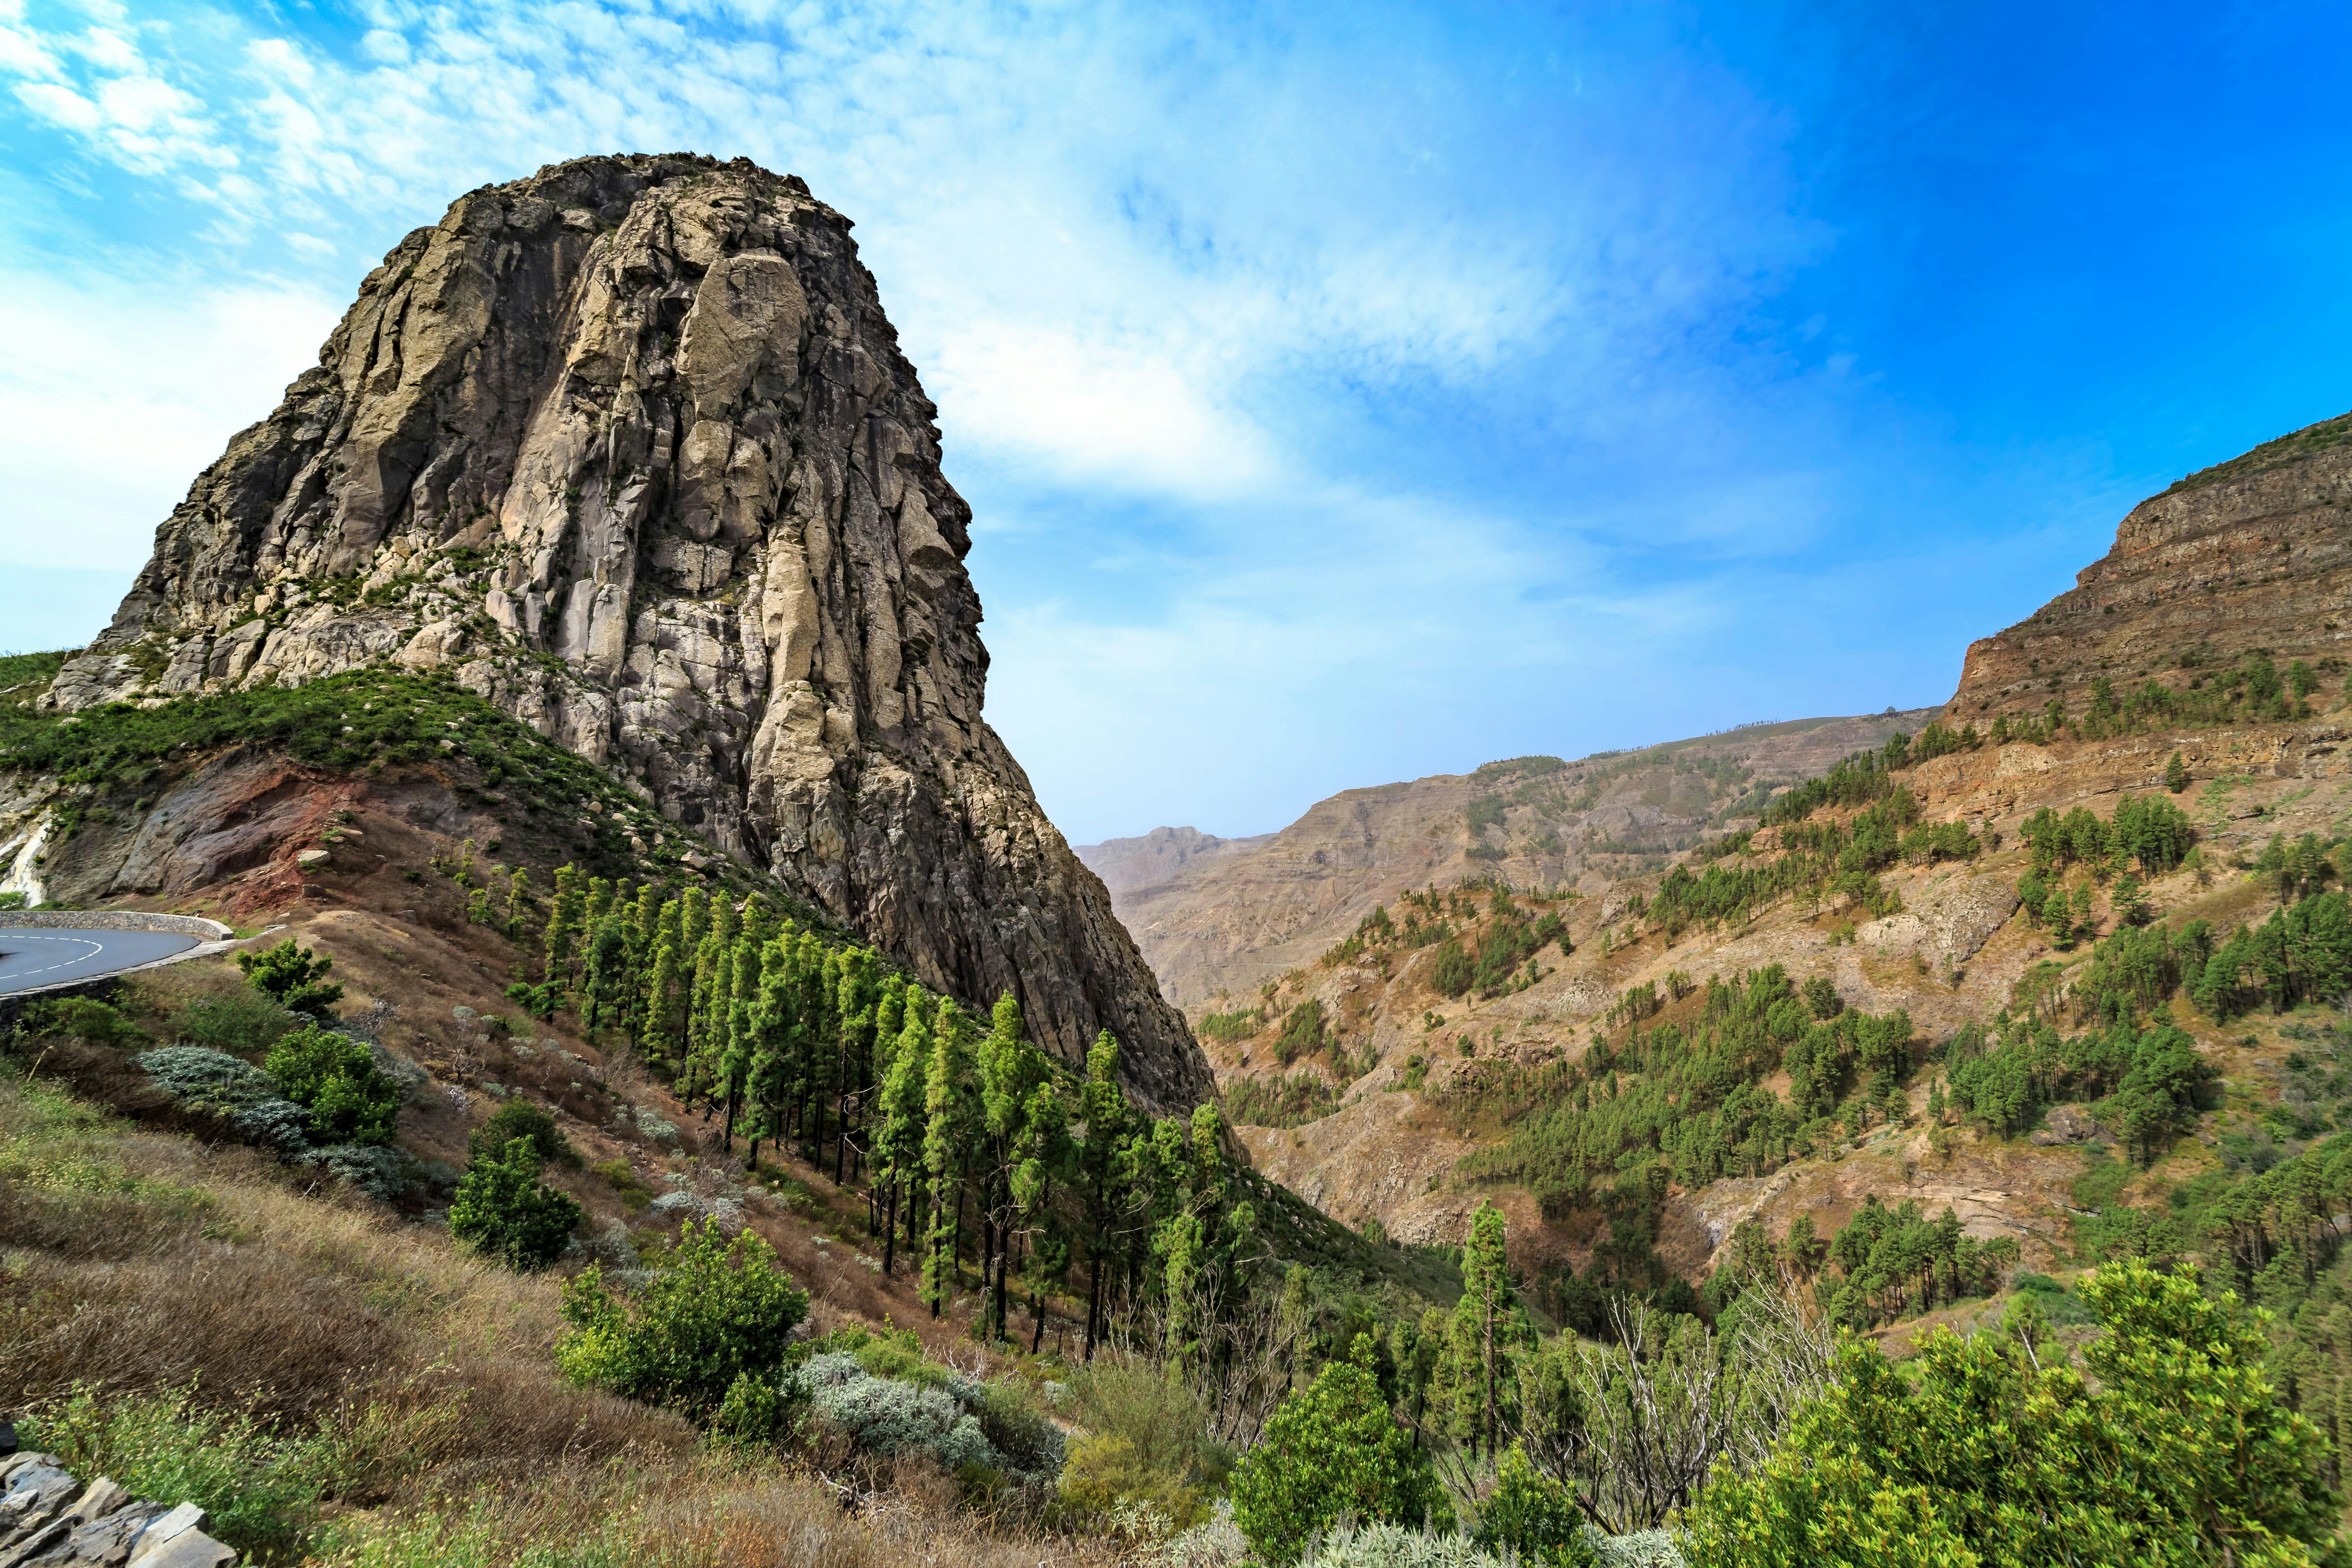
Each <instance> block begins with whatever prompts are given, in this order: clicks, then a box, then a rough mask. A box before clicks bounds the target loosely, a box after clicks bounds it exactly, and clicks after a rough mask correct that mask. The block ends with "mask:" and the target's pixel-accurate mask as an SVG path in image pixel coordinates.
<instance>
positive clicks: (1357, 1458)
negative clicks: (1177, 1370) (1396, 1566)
mask: <svg viewBox="0 0 2352 1568" xmlns="http://www.w3.org/2000/svg"><path fill="white" fill-rule="evenodd" d="M1233 1496H1234V1523H1236V1524H1238V1525H1240V1526H1241V1530H1242V1533H1243V1534H1244V1535H1245V1536H1247V1537H1248V1538H1249V1542H1250V1545H1251V1546H1252V1547H1253V1548H1255V1550H1256V1551H1257V1552H1260V1553H1261V1554H1262V1555H1264V1556H1265V1558H1266V1559H1267V1560H1268V1561H1269V1562H1272V1563H1296V1562H1297V1560H1298V1555H1299V1553H1300V1552H1302V1551H1303V1550H1305V1548H1306V1546H1307V1542H1310V1541H1312V1540H1313V1539H1314V1538H1315V1537H1316V1536H1317V1535H1318V1534H1320V1533H1321V1532H1323V1531H1326V1530H1328V1529H1330V1528H1331V1526H1332V1525H1334V1524H1336V1523H1337V1522H1339V1520H1340V1519H1341V1518H1342V1517H1347V1518H1351V1519H1355V1520H1358V1521H1365V1522H1367V1523H1372V1522H1381V1521H1388V1522H1397V1521H1402V1522H1407V1523H1413V1524H1418V1523H1420V1522H1422V1521H1423V1520H1424V1519H1427V1520H1429V1521H1432V1522H1434V1523H1436V1524H1438V1525H1440V1526H1444V1525H1446V1524H1450V1523H1451V1522H1452V1521H1453V1509H1452V1507H1451V1505H1450V1504H1448V1503H1447V1501H1446V1499H1445V1493H1444V1489H1441V1488H1440V1487H1439V1486H1438V1484H1437V1477H1436V1474H1435V1472H1434V1471H1433V1470H1432V1468H1430V1462H1429V1456H1428V1455H1427V1454H1426V1453H1424V1452H1423V1451H1422V1450H1420V1449H1418V1448H1416V1447H1413V1446H1412V1443H1411V1442H1410V1441H1409V1440H1408V1439H1407V1438H1406V1436H1405V1435H1404V1432H1403V1431H1402V1429H1401V1428H1400V1427H1399V1426H1397V1424H1396V1421H1395V1419H1394V1418H1393V1417H1392V1416H1391V1415H1390V1414H1389V1404H1388V1400H1387V1399H1386V1398H1384V1397H1383V1396H1382V1395H1381V1385H1380V1381H1379V1380H1378V1379H1377V1378H1375V1377H1374V1376H1373V1375H1372V1374H1371V1373H1370V1372H1369V1371H1368V1370H1366V1369H1365V1368H1363V1367H1360V1366H1358V1365H1356V1364H1355V1363H1352V1362H1331V1363H1327V1364H1326V1365H1325V1366H1324V1368H1323V1370H1322V1371H1321V1372H1319V1373H1317V1374H1316V1377H1315V1381H1314V1382H1313V1383H1312V1384H1308V1385H1307V1387H1306V1388H1304V1389H1301V1390H1299V1391H1297V1393H1294V1394H1290V1395H1289V1396H1288V1397H1286V1399H1284V1400H1283V1402H1282V1404H1281V1405H1280V1406H1279V1407H1278V1408H1277V1409H1276V1411H1275V1413H1274V1415H1273V1416H1272V1418H1271V1419H1269V1420H1268V1421H1267V1422H1266V1424H1265V1434H1264V1435H1263V1436H1261V1437H1260V1438H1259V1440H1258V1444H1257V1447H1255V1448H1252V1449H1251V1450H1250V1451H1249V1453H1248V1454H1247V1455H1245V1456H1244V1458H1243V1459H1242V1462H1241V1467H1240V1468H1238V1469H1236V1470H1235V1471H1234V1485H1233Z"/></svg>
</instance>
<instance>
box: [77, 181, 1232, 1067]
mask: <svg viewBox="0 0 2352 1568" xmlns="http://www.w3.org/2000/svg"><path fill="white" fill-rule="evenodd" d="M849 228H850V225H849V222H848V220H847V219H845V218H844V217H843V216H841V215H840V214H838V213H835V211H833V210H832V209H831V208H829V207H827V206H825V205H823V204H822V203H820V202H817V201H815V200H814V199H813V198H812V197H811V196H810V195H809V192H808V188H807V186H806V185H804V184H802V182H801V181H799V180H798V179H796V178H793V177H792V176H789V175H786V176H778V175H774V174H769V173H767V172H766V171H764V170H761V169H759V168H756V167H753V166H752V165H751V164H750V163H745V162H743V161H740V160H738V161H737V162H735V163H728V164H720V163H716V162H714V161H712V160H710V159H707V158H698V157H691V156H665V157H614V158H590V159H583V160H580V161H578V162H576V163H563V164H559V165H556V166H553V167H551V168H547V169H543V170H541V172H540V173H539V174H536V175H535V176H533V177H532V178H530V179H528V180H522V181H519V182H517V183H515V184H509V185H501V186H496V187H485V188H484V189H481V190H478V191H475V192H472V193H470V194H469V195H465V196H463V197H461V198H459V199H458V201H457V204H456V205H453V206H452V207H451V208H450V209H449V213H448V216H446V217H445V218H443V219H442V220H441V222H440V223H439V224H437V225H436V226H433V227H430V228H422V229H418V230H417V231H416V232H415V233H414V234H411V235H410V236H408V237H406V238H405V239H404V240H402V241H401V242H400V244H399V245H398V246H397V247H394V250H393V251H392V252H391V254H390V255H388V256H386V257H385V258H384V261H383V266H382V267H380V268H377V269H376V270H375V271H374V272H373V273H371V274H370V275H369V277H368V279H367V280H366V282H365V283H363V284H362V286H361V289H360V295H359V299H358V301H357V302H356V303H355V304H353V305H352V309H351V310H350V312H349V313H348V314H346V315H345V317H344V318H343V321H342V323H341V325H340V326H339V327H337V328H336V330H335V332H334V335H333V336H332V337H331V338H330V339H329V340H328V342H327V344H326V346H325V348H324V349H322V350H321V351H320V355H319V364H318V366H317V367H316V368H315V369H312V370H310V371H307V372H305V373H304V374H302V376H301V377H300V379H299V380H298V381H296V382H295V383H294V384H293V385H292V386H290V387H289V388H288V390H287V395H286V398H285V401H284V402H283V403H282V404H280V405H279V406H278V409H277V411H276V412H275V413H273V414H272V415H270V416H269V417H268V418H267V419H265V420H263V421H262V422H261V423H259V424H257V425H255V426H252V427H251V428H249V429H247V430H246V431H244V432H243V433H241V434H240V435H238V436H237V437H236V439H235V440H233V441H232V442H231V443H230V444H229V448H228V451H227V453H226V455H225V456H224V457H222V458H221V459H220V460H219V461H218V462H216V463H215V464H214V465H213V466H212V468H209V469H208V470H207V471H206V472H205V474H204V475H203V476H202V477H201V478H200V479H197V481H196V483H195V485H194V488H193V489H191V490H190V491H189V493H188V498H187V500H185V501H184V502H183V503H182V504H181V505H180V506H179V507H178V509H177V510H174V511H173V513H172V515H171V517H170V518H169V519H168V520H167V521H165V522H164V523H163V526H162V527H161V528H160V529H159V530H158V531H157V533H156V540H155V553H154V558H153V559H152V561H151V562H149V563H148V565H147V568H146V570H145V571H143V572H142V573H141V574H140V575H139V579H138V582H137V584H135V585H134V586H133V588H132V589H131V594H130V595H129V596H128V597H127V598H125V599H124V601H123V603H122V607H121V612H120V613H119V614H118V615H117V616H116V618H115V621H114V624H113V625H112V626H111V627H110V629H109V630H108V631H107V632H106V634H105V635H104V636H103V637H101V638H100V640H99V641H98V643H96V644H95V645H93V647H92V648H91V650H90V651H89V653H87V654H85V655H84V656H83V657H81V658H77V659H75V660H73V661H72V662H71V663H69V664H68V666H67V668H66V669H65V671H64V672H63V673H62V674H61V675H60V676H59V678H58V681H57V684H56V686H55V688H54V689H53V693H52V696H51V699H50V700H53V701H54V702H56V703H57V704H58V705H60V706H63V707H68V708H75V707H81V706H85V705H88V704H89V703H93V702H98V701H104V700H124V699H142V700H144V699H159V698H171V697H175V696H180V695H184V694H190V693H196V692H205V691H213V690H217V689H224V688H233V687H249V686H254V685H259V684H265V683H270V682H278V683H286V684H291V683H294V682H298V681H300V680H303V679H309V678H311V677H315V676H320V675H324V674H328V673H331V672H333V671H337V670H341V669H346V668H352V667H353V666H356V665H361V664H364V663H367V662H369V661H372V660H378V659H392V660H396V661H398V662H400V663H402V664H405V665H410V666H415V667H418V668H427V667H436V666H446V667H448V668H452V669H454V670H455V672H456V673H457V677H458V679H461V680H462V681H463V682H464V683H465V684H466V685H467V686H468V687H469V688H472V689H475V690H477V691H479V692H480V693H481V694H482V695H484V696H485V697H487V698H488V699H489V700H491V701H493V702H496V703H498V704H499V705H500V706H502V707H504V708H505V709H507V710H509V711H510V712H512V713H514V714H515V715H516V716H517V717H519V718H520V719H522V720H524V721H527V722H530V723H531V724H533V725H535V726H536V727H538V728H539V729H540V730H541V731H542V732H543V733H546V734H548V735H551V736H552V737H554V738H555V739H557V740H559V741H560V742H562V743H563V744H564V745H566V746H568V747H570V748H572V750H573V751H575V752H580V753H582V754H583V755H585V756H587V757H589V758H592V759H593V760H595V761H597V762H599V763H605V764H607V765H609V766H611V767H613V768H614V769H616V770H618V771H620V772H621V773H624V774H625V775H626V776H628V777H630V778H632V779H635V780H636V781H638V782H639V783H641V784H643V786H644V787H645V789H646V790H647V791H648V792H649V793H650V795H652V797H653V798H654V800H656V802H657V803H658V804H659V805H660V806H661V807H662V809H663V810H664V811H666V812H667V813H668V814H669V815H671V816H674V817H675V818H676V819H677V820H678V821H679V822H681V823H684V824H686V825H688V826H692V827H695V828H697V829H698V830H699V831H700V832H702V833H704V834H706V835H708V836H709V837H711V838H712V839H714V840H716V841H717V842H718V843H719V844H720V845H721V846H723V847H726V848H727V849H728V850H729V851H730V853H732V854H735V855H737V856H738V857H740V858H745V859H749V860H751V861H754V862H756V863H758V864H761V865H763V866H766V867H768V868H772V870H773V871H774V872H775V873H776V874H777V875H778V876H779V877H780V878H782V879H784V880H785V881H786V882H787V883H788V884H790V885H791V886H792V887H793V888H794V889H797V890H798V891H800V892H801V893H802V894H803V895H804V896H805V897H807V898H808V899H809V900H812V901H813V902H814V903H815V904H817V905H819V906H821V907H822V908H824V910H827V911H829V912H830V913H832V914H833V915H835V916H836V917H837V918H839V919H840V920H841V921H844V922H845V923H846V924H848V925H849V926H851V927H852V928H854V929H856V930H857V931H861V932H863V933H865V935H866V937H867V938H868V939H869V940H871V941H873V942H877V944H879V945H880V946H881V947H883V948H884V949H885V950H887V951H888V952H891V953H893V954H895V955H896V956H897V957H898V958H899V959H900V960H901V961H903V962H904V963H907V964H908V966H909V967H910V968H911V969H912V970H913V971H914V972H915V973H918V974H919V975H920V976H921V977H922V978H924V979H925V980H926V981H928V982H929V983H930V984H934V985H936V986H940V987H941V988H943V989H945V990H947V991H949V992H951V993H953V994H958V995H961V996H964V997H968V998H971V999H974V1000H979V1001H986V1000H989V999H991V998H993V997H994V996H995V995H996V994H998V993H999V992H1000V991H1001V990H1003V989H1004V988H1007V987H1009V988H1011V989H1012V990H1013V992H1014V993H1015V994H1016V995H1018V996H1019V998H1020V1000H1021V1002H1022V1004H1023V1005H1024V1009H1025V1010H1026V1012H1027V1015H1028V1016H1029V1018H1030V1021H1031V1024H1032V1026H1033V1027H1034V1029H1035V1030H1036V1031H1037V1033H1038V1034H1039V1036H1040V1037H1041V1038H1043V1039H1044V1040H1045V1041H1046V1042H1047V1043H1048V1044H1049V1045H1050V1046H1051V1047H1053V1048H1054V1049H1055V1050H1056V1051H1057V1052H1058V1053H1059V1054H1061V1055H1062V1056H1064V1057H1065V1058H1070V1059H1074V1060H1075V1059H1077V1058H1079V1057H1080V1056H1081V1054H1082V1053H1083V1051H1084V1048H1085V1047H1086V1045H1087V1043H1088V1042H1089V1041H1090V1040H1091V1039H1092V1037H1093V1036H1094V1035H1095V1033H1096V1032H1097V1030H1098V1029H1101V1028H1105V1027H1108V1028H1109V1029H1110V1030H1112V1031H1113V1032H1114V1033H1115V1034H1117V1035H1118V1037H1119V1038H1120V1040H1121V1041H1122V1042H1123V1043H1124V1045H1125V1047H1126V1050H1127V1061H1128V1067H1129V1078H1130V1082H1131V1084H1132V1086H1133V1087H1134V1088H1135V1089H1137V1091H1138V1092H1139V1094H1140V1095H1141V1096H1142V1097H1143V1098H1145V1099H1146V1100H1149V1101H1150V1103H1152V1104H1153V1105H1154V1106H1155V1107H1157V1108H1160V1109H1163V1110H1167V1109H1175V1108H1179V1107H1181V1106H1183V1105H1186V1104H1190V1103H1192V1102H1194V1101H1195V1100H1198V1099H1200V1098H1201V1097H1202V1096H1203V1095H1204V1094H1206V1093H1207V1092H1208V1089H1209V1078H1208V1074H1207V1070H1206V1068H1205V1065H1204V1063H1203V1062H1202V1058H1201V1056H1200V1052H1199V1050H1198V1048H1197V1047H1196V1046H1195V1045H1194V1044H1193V1042H1192V1038H1191V1037H1190V1035H1189V1033H1188V1032H1187V1030H1186V1028H1185V1026H1184V1024H1183V1021H1182V1019H1181V1016H1178V1015H1177V1013H1176V1012H1175V1010H1174V1009H1172V1008H1171V1007H1170V1006H1169V1005H1167V1004H1166V1002H1164V1001H1163V1000H1162V999H1161V997H1160V994H1159V990H1158V988H1157V986H1156V985H1155V984H1153V981H1152V978H1151V975H1150V972H1149V970H1147V969H1146V968H1145V966H1144V964H1143V963H1142V961H1141V959H1140V957H1139V955H1138V953H1137V952H1136V949H1135V945H1134V943H1133V942H1131V941H1130V940H1129V937H1128V935H1127V933H1126V932H1125V931H1123V930H1122V929H1121V928H1120V927H1119V925H1118V921H1117V920H1116V919H1115V918H1114V917H1113V915H1112V913H1111V908H1110V900H1109V898H1108V895H1107V894H1106V893H1105V892H1104V890H1103V888H1102V884H1101V883H1100V882H1099V881H1097V879H1095V877H1094V876H1093V875H1092V874H1091V873H1089V872H1088V871H1087V869H1086V868H1084V867H1082V866H1081V865H1080V864H1079V863H1078V862H1077V860H1076V858H1075V857H1073V856H1072V854H1071V853H1070V850H1069V847H1068V846H1067V845H1066V844H1065V843H1064V842H1063V839H1062V837H1061V835H1060V834H1059V833H1057V832H1056V831H1055V828H1054V826H1053V825H1052V824H1051V823H1049V822H1048V821H1046V819H1045V814H1044V813H1043V811H1041V810H1040V809H1039V807H1038V805H1037V803H1036V800H1035V798H1034V795H1032V793H1031V791H1030V787H1029V783H1028V780H1027V779H1026V778H1025V777H1024V774H1023V773H1022V771H1021V768H1020V766H1019V764H1018V763H1015V762H1014V761H1013V758H1012V756H1011V755H1010V753H1008V752H1006V750H1005V748H1004V745H1003V742H1002V741H1000V740H999V739H998V738H997V736H996V734H995V732H994V731H992V730H991V729H990V728H989V726H988V724H987V723H986V722H985V721H984V720H983V719H982V713H981V704H982V692H983V688H984V684H985V677H986V673H987V668H988V654H987V650H986V649H985V648H983V647H982V646H981V641H980V637H979V635H978V632H979V626H980V621H981V610H980V602H979V599H978V597H977V595H975V594H974V593H973V590H972V585H971V579H970V577H969V576H968V575H967V574H965V572H964V569H963V564H962V563H963V557H964V555H965V553H966V552H967V551H968V550H969V549H970V547H971V539H970V535H969V533H968V532H967V524H968V522H969V520H970V515H971V514H970V509H969V508H967V507H966V506H965V504H964V502H963V500H962V499H961V497H959V496H958V495H957V494H956V492H955V491H954V489H951V488H950V486H949V484H948V482H947V480H946V479H944V478H943V477H942V476H941V474H940V435H939V431H938V429H937V428H936V426H934V425H933V424H932V417H933V415H934V414H935V412H936V410H935V409H934V408H933V406H932V405H931V403H930V402H929V400H928V399H927V398H926V397H925V396H924V395H923V391H922V388H921V386H920V385H919V383H918V382H917V380H916V375H915V370H914V367H913V366H912V365H911V364H909V363H908V362H907V360H906V358H905V356H904V355H902V354H901V353H899V352H898V342H897V336H896V334H895V333H894V332H893V331H892V330H891V327H890V323H889V322H888V321H887V320H886V319H885V318H884V316H883V313H882V308H881V304H880V301H879V299H878V298H877V291H876V288H875V282H874V279H873V277H872V276H871V275H870V274H869V273H868V272H867V271H866V268H864V267H862V266H861V265H859V263H858V260H857V252H856V246H855V245H853V244H852V243H851V240H850V237H849Z"/></svg>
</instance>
